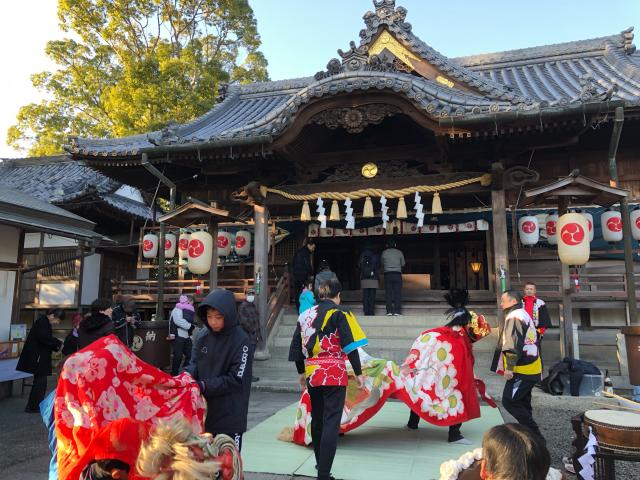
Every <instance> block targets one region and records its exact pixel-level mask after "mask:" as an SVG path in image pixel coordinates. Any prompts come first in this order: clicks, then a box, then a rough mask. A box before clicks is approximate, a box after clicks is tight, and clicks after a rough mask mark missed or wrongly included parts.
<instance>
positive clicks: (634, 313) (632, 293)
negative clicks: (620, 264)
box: [620, 198, 638, 325]
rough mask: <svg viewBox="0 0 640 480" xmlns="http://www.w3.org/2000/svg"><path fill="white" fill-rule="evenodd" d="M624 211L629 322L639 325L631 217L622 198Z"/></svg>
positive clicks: (621, 205)
mask: <svg viewBox="0 0 640 480" xmlns="http://www.w3.org/2000/svg"><path fill="white" fill-rule="evenodd" d="M620 210H621V213H622V238H623V241H624V271H625V275H626V280H627V281H626V284H627V305H628V307H629V308H628V312H629V324H630V325H638V305H637V303H636V278H635V275H634V270H633V247H632V245H631V218H630V216H629V205H628V204H627V199H626V198H623V199H622V200H620Z"/></svg>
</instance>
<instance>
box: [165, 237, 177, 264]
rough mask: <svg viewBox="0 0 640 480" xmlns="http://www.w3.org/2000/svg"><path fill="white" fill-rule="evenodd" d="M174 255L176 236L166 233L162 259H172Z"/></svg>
mask: <svg viewBox="0 0 640 480" xmlns="http://www.w3.org/2000/svg"><path fill="white" fill-rule="evenodd" d="M175 254H176V236H175V235H174V234H173V233H167V234H166V235H165V236H164V258H173V257H174V256H175Z"/></svg>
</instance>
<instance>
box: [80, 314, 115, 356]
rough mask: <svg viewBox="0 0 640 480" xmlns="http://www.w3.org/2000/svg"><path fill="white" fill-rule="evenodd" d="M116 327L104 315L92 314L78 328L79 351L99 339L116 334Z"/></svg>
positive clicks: (109, 318)
mask: <svg viewBox="0 0 640 480" xmlns="http://www.w3.org/2000/svg"><path fill="white" fill-rule="evenodd" d="M114 329H115V326H114V324H113V320H111V317H108V316H107V315H105V314H104V313H99V312H98V313H92V314H91V315H89V316H88V317H87V318H85V319H84V320H83V321H82V322H81V323H80V327H79V328H78V349H80V350H81V349H83V348H84V347H86V346H87V345H90V344H92V343H93V342H95V341H96V340H97V339H99V338H102V337H106V336H107V335H110V334H112V333H113V332H114Z"/></svg>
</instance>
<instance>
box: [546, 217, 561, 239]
mask: <svg viewBox="0 0 640 480" xmlns="http://www.w3.org/2000/svg"><path fill="white" fill-rule="evenodd" d="M544 228H545V230H546V232H547V242H549V245H557V244H558V215H556V214H555V213H550V214H549V215H547V218H546V219H545V221H544Z"/></svg>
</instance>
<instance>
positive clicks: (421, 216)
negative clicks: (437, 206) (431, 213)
mask: <svg viewBox="0 0 640 480" xmlns="http://www.w3.org/2000/svg"><path fill="white" fill-rule="evenodd" d="M413 201H414V204H413V209H414V210H415V211H416V218H417V219H418V228H421V227H422V226H423V225H424V213H423V212H422V197H420V194H419V193H418V192H416V194H415V197H414V198H413Z"/></svg>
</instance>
